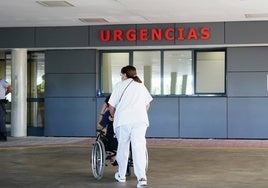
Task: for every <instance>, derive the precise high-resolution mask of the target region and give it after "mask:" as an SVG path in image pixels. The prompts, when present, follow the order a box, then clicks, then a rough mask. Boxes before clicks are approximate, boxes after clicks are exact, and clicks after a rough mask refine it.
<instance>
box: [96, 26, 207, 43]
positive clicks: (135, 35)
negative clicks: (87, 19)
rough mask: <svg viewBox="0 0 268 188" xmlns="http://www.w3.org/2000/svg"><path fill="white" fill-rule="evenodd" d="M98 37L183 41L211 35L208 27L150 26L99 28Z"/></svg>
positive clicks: (104, 38)
mask: <svg viewBox="0 0 268 188" xmlns="http://www.w3.org/2000/svg"><path fill="white" fill-rule="evenodd" d="M99 37H100V40H101V41H102V42H110V41H113V42H120V41H129V42H134V41H161V40H168V41H174V40H178V41H183V40H208V39H210V37H211V33H210V27H200V28H194V27H189V28H184V27H178V28H173V27H170V28H165V29H163V28H152V29H146V28H142V29H128V30H122V29H112V30H110V29H107V30H100V32H99Z"/></svg>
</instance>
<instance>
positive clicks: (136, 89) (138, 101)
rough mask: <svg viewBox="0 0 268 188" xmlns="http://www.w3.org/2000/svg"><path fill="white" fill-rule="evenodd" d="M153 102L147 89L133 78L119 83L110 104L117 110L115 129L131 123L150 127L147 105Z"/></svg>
mask: <svg viewBox="0 0 268 188" xmlns="http://www.w3.org/2000/svg"><path fill="white" fill-rule="evenodd" d="M129 83H130V84H129ZM128 84H129V85H128ZM127 85H128V87H127ZM126 87H127V88H126ZM125 88H126V90H125ZM124 90H125V92H124ZM123 92H124V94H123ZM122 94H123V96H122ZM121 96H122V98H121ZM120 98H121V100H120ZM152 100H153V98H152V96H151V95H150V93H149V92H148V90H147V89H146V87H145V86H144V85H143V84H142V83H138V82H135V81H134V80H133V79H132V78H129V79H126V80H124V81H122V82H119V83H117V84H116V85H115V88H114V90H113V92H112V94H111V97H110V100H109V104H110V105H111V106H113V107H115V108H116V110H115V114H114V124H113V125H114V128H116V127H119V126H121V125H124V124H130V123H131V124H132V123H144V124H146V125H147V126H149V120H148V115H147V110H146V105H147V104H149V103H150V102H151V101H152Z"/></svg>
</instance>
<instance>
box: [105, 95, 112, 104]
mask: <svg viewBox="0 0 268 188" xmlns="http://www.w3.org/2000/svg"><path fill="white" fill-rule="evenodd" d="M110 97H111V95H108V96H107V97H106V99H105V101H104V102H105V103H106V104H107V105H108V106H109V103H108V102H109V99H110Z"/></svg>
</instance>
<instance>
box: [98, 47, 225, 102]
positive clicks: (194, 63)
mask: <svg viewBox="0 0 268 188" xmlns="http://www.w3.org/2000/svg"><path fill="white" fill-rule="evenodd" d="M185 50H189V51H191V54H192V76H193V81H192V83H191V84H192V87H193V94H175V95H174V94H169V95H166V94H164V66H165V64H164V52H165V51H185ZM134 51H144V52H146V51H160V94H156V95H153V96H157V97H163V96H165V97H174V96H177V97H181V96H226V85H227V50H226V48H217V49H215V48H213V49H187V48H185V49H131V50H124V49H123V50H100V51H99V60H100V61H99V65H98V69H99V72H98V81H97V88H96V90H97V89H101V90H102V77H101V75H102V72H101V71H102V61H103V59H102V54H103V53H129V65H133V61H134V58H133V54H134ZM219 51H223V52H224V53H225V62H224V92H221V93H217V92H215V93H214V92H212V93H210V92H209V93H198V92H197V91H196V78H197V76H196V71H197V70H196V68H197V53H198V52H219ZM109 94H110V93H103V96H107V95H109Z"/></svg>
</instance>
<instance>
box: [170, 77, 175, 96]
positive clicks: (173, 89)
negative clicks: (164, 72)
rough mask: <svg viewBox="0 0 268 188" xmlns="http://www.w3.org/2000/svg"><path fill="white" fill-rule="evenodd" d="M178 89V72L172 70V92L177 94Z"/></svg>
mask: <svg viewBox="0 0 268 188" xmlns="http://www.w3.org/2000/svg"><path fill="white" fill-rule="evenodd" d="M176 90H177V72H171V81H170V94H171V95H175V94H176Z"/></svg>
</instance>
